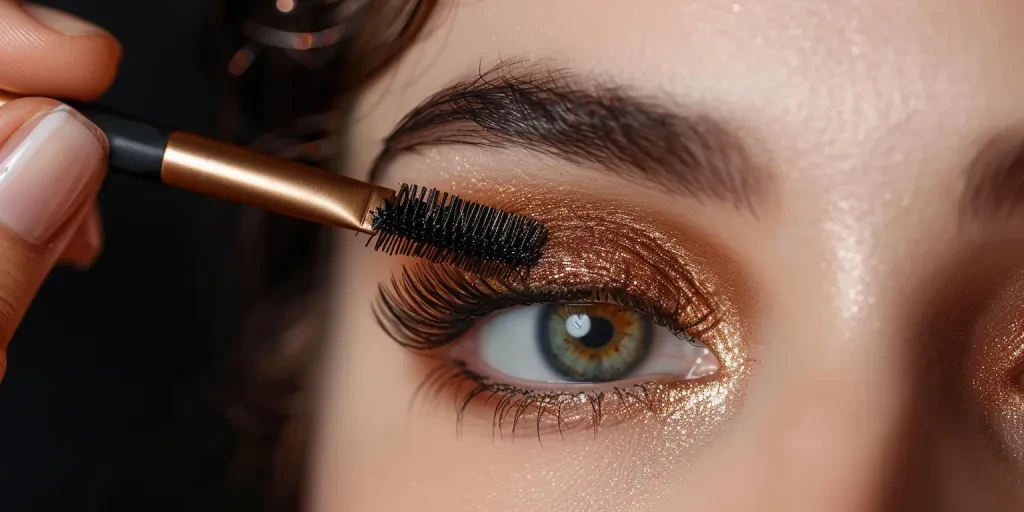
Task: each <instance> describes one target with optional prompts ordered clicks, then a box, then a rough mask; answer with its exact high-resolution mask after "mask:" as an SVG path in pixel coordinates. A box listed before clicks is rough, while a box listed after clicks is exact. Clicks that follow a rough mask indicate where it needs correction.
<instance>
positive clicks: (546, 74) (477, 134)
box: [373, 62, 771, 212]
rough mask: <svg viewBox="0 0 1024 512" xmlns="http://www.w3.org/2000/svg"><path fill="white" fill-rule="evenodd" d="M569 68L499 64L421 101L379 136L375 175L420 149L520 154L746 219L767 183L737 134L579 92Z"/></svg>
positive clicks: (619, 92) (631, 99) (651, 105)
mask: <svg viewBox="0 0 1024 512" xmlns="http://www.w3.org/2000/svg"><path fill="white" fill-rule="evenodd" d="M570 76H571V75H570V74H569V72H568V71H567V70H552V69H550V68H543V69H542V70H541V69H540V68H537V67H532V66H526V65H525V64H523V63H521V62H513V63H503V64H499V65H498V66H497V67H495V68H493V69H491V70H489V71H487V72H483V73H480V74H479V76H478V77H477V78H475V79H473V80H469V81H465V82H460V83H458V84H456V85H454V86H452V87H449V88H447V89H445V90H442V91H440V92H438V93H436V94H435V95H433V96H431V97H430V98H428V99H427V100H426V101H424V102H423V103H421V104H420V105H419V106H418V107H416V108H415V109H413V110H412V111H411V112H410V113H409V114H408V115H407V116H406V117H405V118H404V119H403V120H402V121H401V122H400V123H399V125H398V126H397V127H396V128H395V130H394V131H393V132H392V133H391V135H390V136H389V137H388V138H387V140H386V144H385V147H384V149H383V151H382V152H381V154H380V155H379V157H378V159H377V162H376V163H375V165H374V169H373V173H374V174H376V173H377V172H379V171H380V170H381V169H382V168H384V167H386V166H387V164H388V163H390V161H391V160H393V159H394V158H395V157H396V156H398V155H399V154H401V153H404V152H406V151H411V150H414V149H416V148H419V147H423V146H432V145H444V144H466V145H474V146H485V147H496V148H507V147H524V148H527V149H529V150H532V151H536V152H539V153H543V154H546V155H550V156H554V157H557V158H560V159H562V160H566V161H569V162H571V163H573V164H576V165H584V166H587V167H593V168H595V169H598V170H603V171H608V172H612V173H615V174H617V175H619V176H621V177H623V178H625V179H629V180H638V181H643V182H646V183H647V184H651V185H654V186H658V187H663V188H665V189H666V190H667V191H669V192H672V193H676V194H680V195H686V196H692V197H695V198H698V199H714V200H720V201H726V202H729V203H732V204H733V205H735V206H736V207H738V208H740V209H744V210H749V211H751V212H753V211H754V210H755V206H756V205H757V204H758V203H759V202H760V201H762V200H763V199H764V196H765V195H766V194H767V192H768V189H769V188H770V186H769V185H770V181H771V180H770V179H769V178H770V177H769V176H768V175H766V174H765V173H764V172H762V170H761V169H759V168H758V167H756V166H755V165H753V164H752V162H751V159H750V158H749V157H748V154H747V151H746V148H745V146H744V144H743V143H742V141H741V140H740V139H739V137H738V136H737V135H736V134H734V133H732V132H730V131H729V130H727V129H725V127H724V126H723V125H722V123H720V122H718V121H716V120H714V119H712V118H710V117H705V116H685V115H681V114H678V113H676V112H674V111H672V109H670V108H668V107H667V106H666V105H663V104H661V103H658V102H653V101H649V100H645V99H643V98H640V97H638V96H635V95H632V94H630V93H628V92H626V91H625V90H624V89H622V88H620V87H615V86H608V85H603V86H594V87H581V86H579V85H576V84H577V83H579V81H578V80H575V81H574V80H570Z"/></svg>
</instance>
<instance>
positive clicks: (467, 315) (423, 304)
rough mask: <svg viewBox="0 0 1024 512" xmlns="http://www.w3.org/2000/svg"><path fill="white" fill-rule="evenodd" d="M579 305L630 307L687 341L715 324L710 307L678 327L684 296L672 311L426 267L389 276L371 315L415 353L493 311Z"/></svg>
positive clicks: (618, 295) (588, 290)
mask: <svg viewBox="0 0 1024 512" xmlns="http://www.w3.org/2000/svg"><path fill="white" fill-rule="evenodd" d="M581 301H587V302H611V303H615V304H619V305H622V306H625V307H629V308H633V309H635V310H637V311H640V312H641V313H645V314H647V315H650V316H651V318H652V320H653V321H654V323H655V324H656V325H659V326H662V327H665V328H667V329H669V330H670V331H672V332H673V333H674V334H676V335H677V336H679V337H681V338H684V339H686V340H688V341H691V342H693V341H694V338H693V337H692V336H691V335H696V333H697V332H699V331H703V330H705V329H709V328H712V327H713V326H714V325H715V324H716V323H717V317H716V315H715V311H714V309H713V308H708V309H707V310H706V311H705V312H704V313H703V314H701V315H700V316H698V317H697V318H695V319H694V321H691V322H679V321H678V318H679V317H680V312H681V311H684V310H686V309H687V308H688V307H689V306H690V305H691V303H692V300H687V298H685V297H684V298H683V299H682V300H680V302H679V303H678V304H676V305H675V308H674V309H673V310H665V309H664V308H659V307H658V306H656V305H655V304H654V303H653V302H651V301H648V300H645V299H643V298H640V297H636V296H634V295H632V294H630V293H627V292H626V291H625V290H621V289H617V288H604V287H601V286H592V287H586V286H576V287H571V288H570V287H548V288H546V289H541V290H530V289H527V288H526V287H523V286H517V285H513V284H511V283H508V282H502V281H498V280H493V279H485V278H482V277H479V276H475V275H472V274H468V273H466V272H463V271H460V270H458V269H455V268H452V267H447V266H442V265H430V264H420V265H418V266H416V267H414V268H413V269H410V268H408V267H406V268H403V269H402V273H401V276H400V277H392V279H391V284H390V286H384V285H381V286H380V287H379V296H378V300H377V301H376V303H375V304H374V306H373V312H374V315H375V316H376V318H377V322H378V323H379V324H380V325H381V328H382V329H384V331H385V332H387V333H388V335H389V336H391V337H392V338H393V339H394V340H395V341H396V342H398V343H399V344H401V345H403V346H405V347H407V348H411V349H415V350H430V349H436V348H441V347H444V346H445V345H448V344H449V343H451V342H453V341H455V340H456V339H458V338H459V337H460V336H462V335H463V334H465V333H466V332H467V331H469V330H470V329H471V328H472V327H473V325H475V324H476V322H477V321H478V320H480V319H482V318H484V317H486V316H488V315H490V314H491V313H494V312H496V311H500V310H503V309H507V308H510V307H514V306H526V305H530V304H537V303H552V302H581Z"/></svg>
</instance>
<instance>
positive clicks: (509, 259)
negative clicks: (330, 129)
mask: <svg viewBox="0 0 1024 512" xmlns="http://www.w3.org/2000/svg"><path fill="white" fill-rule="evenodd" d="M15 99H17V96H14V95H11V94H7V93H4V92H2V91H0V106H2V105H3V104H5V103H8V102H10V101H13V100H15ZM79 112H81V113H82V115H84V116H85V117H86V118H88V119H89V120H90V121H92V123H93V124H95V125H96V126H97V127H99V129H100V130H102V131H103V132H104V134H106V137H107V140H108V141H109V142H110V169H111V171H112V172H116V173H118V174H126V175H130V176H134V177H136V178H139V179H142V180H145V181H149V182H154V183H159V184H163V185H166V186H170V187H174V188H179V189H184V190H189V191H192V192H196V193H199V194H203V195H207V196H211V197H217V198H220V199H224V200H228V201H232V202H237V203H242V204H247V205H250V206H255V207H257V208H263V209H266V210H270V211H272V212H275V213H278V214H281V215H286V216H289V217H295V218H298V219H303V220H307V221H311V222H316V223H320V224H325V225H328V226H334V227H339V228H344V229H349V230H353V231H357V232H360V233H367V234H370V235H371V238H370V240H369V241H367V245H369V244H370V243H374V249H375V250H377V251H381V252H384V253H386V254H391V255H404V256H412V257H416V258H421V259H426V260H429V261H433V262H436V263H442V264H450V265H456V266H460V267H464V268H470V269H473V270H479V269H487V270H493V269H495V267H496V266H499V267H504V268H510V269H517V268H529V267H531V266H533V265H535V264H536V263H537V262H538V261H539V260H540V257H541V249H542V248H543V246H544V243H545V242H546V241H547V228H546V227H545V226H544V225H543V224H542V223H540V222H539V221H537V220H536V219H532V218H530V217H526V216H522V215H519V214H515V213H511V212H507V211H503V210H499V209H497V208H492V207H489V206H485V205H482V204H479V203H474V202H471V201H466V200H463V199H461V198H459V197H458V196H455V195H449V194H448V193H446V192H445V193H442V192H440V191H438V190H435V189H430V190H428V189H426V188H423V187H418V186H416V185H412V186H410V185H402V186H401V187H400V189H399V190H398V191H397V192H396V191H394V190H392V189H389V188H386V187H381V186H377V185H373V184H371V183H366V182H363V181H359V180H356V179H352V178H348V177H345V176H341V175H338V174H332V173H329V172H327V171H324V170H322V169H318V168H315V167H311V166H307V165H303V164H300V163H296V162H293V161H291V160H286V159H283V158H278V157H274V156H270V155H265V154H261V153H257V152H254V151H251V150H248V149H245V148H242V147H239V146H235V145H232V144H228V143H225V142H221V141H217V140H213V139H209V138H206V137H202V136H199V135H195V134H191V133H186V132H181V131H165V130H160V129H158V128H156V127H153V126H151V125H149V124H146V123H142V122H139V121H134V120H131V119H128V118H126V117H122V116H119V115H117V114H113V113H109V112H104V111H101V110H97V109H91V108H83V109H79Z"/></svg>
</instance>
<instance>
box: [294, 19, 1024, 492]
mask: <svg viewBox="0 0 1024 512" xmlns="http://www.w3.org/2000/svg"><path fill="white" fill-rule="evenodd" d="M627 4H628V5H627ZM1022 22H1024V4H1022V3H1020V2H1019V1H1016V0H986V1H966V0H961V1H956V0H908V1H888V0H860V1H855V0H850V1H843V2H839V1H825V0H819V1H813V0H791V1H761V2H747V3H744V2H737V3H732V2H713V1H707V0H694V1H686V2H678V1H672V0H643V1H634V2H628V3H627V2H594V1H585V0H557V1H555V0H535V1H516V2H510V1H497V0H482V1H468V2H458V3H456V4H454V5H450V6H447V5H446V6H444V7H441V8H439V9H438V10H437V12H435V13H434V15H433V18H432V19H431V21H430V24H429V25H428V26H427V29H426V31H425V32H424V34H423V35H422V36H421V38H420V40H419V41H418V42H417V43H416V44H415V45H414V46H413V47H412V48H411V49H410V50H409V51H408V52H406V53H405V54H404V55H403V56H402V58H401V59H400V60H399V61H398V62H396V63H395V64H394V65H393V66H392V67H391V68H390V69H389V70H388V71H387V72H386V73H384V74H383V75H382V76H380V77H379V78H378V79H377V80H376V82H375V83H374V84H373V85H372V87H370V88H369V89H368V90H366V91H365V92H364V93H363V95H362V97H361V98H360V100H359V102H358V105H357V108H355V110H354V111H353V112H352V113H351V115H350V117H349V118H348V119H347V123H348V125H347V126H346V128H345V132H346V137H347V144H348V158H347V159H346V161H345V162H344V163H343V166H344V169H345V170H346V173H347V174H349V175H351V176H354V177H357V178H359V179H371V178H372V179H373V180H374V181H375V182H377V183H381V184H384V185H386V186H390V187H397V186H398V185H399V184H401V183H410V184H416V185H420V186H425V187H428V188H429V187H436V188H438V189H440V190H443V191H446V192H450V193H455V194H459V195H460V196H461V197H463V198H465V199H468V200H472V201H476V202H479V203H482V204H485V205H488V206H492V207H496V208H501V209H504V210H507V211H510V212H514V213H517V214H520V215H524V216H528V217H531V218H533V219H536V220H538V221H540V222H541V223H543V224H544V225H545V226H546V227H547V229H548V233H549V234H548V236H549V240H548V242H547V244H546V245H545V246H544V250H543V254H542V257H541V259H540V261H539V262H538V263H537V264H536V266H534V267H533V268H531V269H530V271H529V272H528V273H526V274H516V275H491V274H488V275H480V274H475V273H474V272H472V271H467V270H464V269H461V268H456V267H449V266H444V265H438V264H430V263H419V262H416V261H415V260H412V259H407V258H400V257H395V258H388V257H384V256H382V255H381V254H379V253H375V252H373V251H371V250H368V249H366V248H365V247H364V245H365V244H366V239H365V237H354V236H351V235H349V236H340V235H339V236H338V237H337V241H336V247H337V249H338V250H337V251H336V254H335V255H334V261H335V264H334V272H333V276H334V277H333V285H334V286H333V289H332V292H331V296H330V297H331V300H332V309H331V315H332V318H331V331H330V333H331V344H330V350H329V351H328V352H327V353H326V355H325V356H324V360H323V361H321V367H320V368H319V371H320V373H321V374H322V378H321V379H320V380H321V387H320V389H319V402H318V407H319V414H320V417H319V421H318V425H317V435H316V440H315V445H314V454H315V461H314V462H315V464H314V467H313V482H312V485H313V487H312V489H311V492H312V504H313V506H314V508H315V509H316V510H321V511H328V510H366V511H382V512H383V511H398V510H416V511H435V510H436V511H469V510H474V511H476V510H481V511H491V510H503V511H510V510H516V511H534V510H536V511H540V510H545V511H546V510H558V511H584V510H586V511H594V510H601V511H605V510H606V511H625V510H638V511H669V510H672V511H679V510H694V511H696V510H836V511H839V510H890V509H891V510H908V509H910V510H918V509H920V510H1013V509H1017V508H1018V507H1020V506H1022V505H1024V493H1022V491H1021V490H1020V489H1022V487H1021V486H1020V485H1019V484H1020V483H1021V476H1022V473H1021V469H1022V462H1024V389H1022V388H1021V382H1020V379H1019V373H1020V370H1021V368H1022V367H1024V310H1021V308H1020V306H1021V304H1022V302H1024V218H1022V217H1021V215H1020V213H1021V206H1022V204H1024V203H1022V200H1024V187H1022V183H1024V142H1022V141H1024V99H1022V96H1021V91H1024V66H1022V65H1021V62H1022V61H1021V59H1020V55H1021V50H1024V35H1022V34H1024V33H1022V32H1021V31H1020V30H1019V28H1020V26H1021V23H1022Z"/></svg>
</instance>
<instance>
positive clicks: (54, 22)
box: [25, 4, 107, 36]
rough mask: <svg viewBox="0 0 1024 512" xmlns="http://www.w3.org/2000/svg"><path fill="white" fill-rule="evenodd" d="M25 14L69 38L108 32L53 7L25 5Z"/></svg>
mask: <svg viewBox="0 0 1024 512" xmlns="http://www.w3.org/2000/svg"><path fill="white" fill-rule="evenodd" d="M25 12H27V13H29V14H30V15H31V16H32V17H33V18H35V19H36V21H38V22H39V23H42V24H43V25H46V26H47V27H50V28H52V29H54V30H56V31H58V32H63V33H65V34H67V35H69V36H77V35H87V34H105V33H107V31H106V30H104V29H103V28H102V27H100V26H98V25H94V24H92V23H89V22H88V21H85V20H83V19H82V18H79V17H78V16H75V15H73V14H68V13H66V12H64V11H61V10H58V9H54V8H52V7H46V6H45V5H38V4H25Z"/></svg>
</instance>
